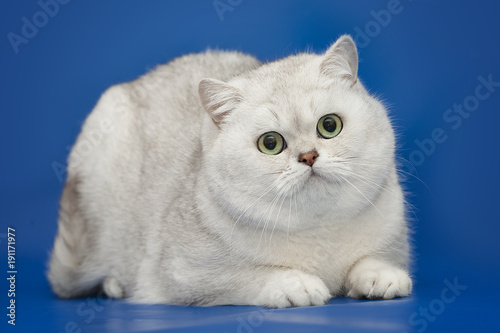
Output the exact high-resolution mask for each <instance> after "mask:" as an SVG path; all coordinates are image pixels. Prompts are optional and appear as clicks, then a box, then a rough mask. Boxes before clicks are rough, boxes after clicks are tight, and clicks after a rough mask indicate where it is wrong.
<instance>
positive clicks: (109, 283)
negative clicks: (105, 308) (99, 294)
mask: <svg viewBox="0 0 500 333" xmlns="http://www.w3.org/2000/svg"><path fill="white" fill-rule="evenodd" d="M102 289H103V291H104V293H105V294H106V296H108V297H110V298H123V297H125V290H124V288H123V286H122V285H121V283H120V282H119V281H118V279H116V278H114V277H108V278H106V279H104V281H103V283H102Z"/></svg>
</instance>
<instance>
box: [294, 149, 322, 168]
mask: <svg viewBox="0 0 500 333" xmlns="http://www.w3.org/2000/svg"><path fill="white" fill-rule="evenodd" d="M317 157H318V153H317V152H315V151H311V152H309V153H305V154H302V155H300V156H299V162H302V163H305V164H307V165H309V166H312V165H313V164H314V162H315V161H316V158H317Z"/></svg>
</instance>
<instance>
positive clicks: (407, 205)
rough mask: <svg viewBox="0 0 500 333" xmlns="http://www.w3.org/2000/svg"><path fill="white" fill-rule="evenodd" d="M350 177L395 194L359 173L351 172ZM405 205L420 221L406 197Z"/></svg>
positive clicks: (385, 186)
mask: <svg viewBox="0 0 500 333" xmlns="http://www.w3.org/2000/svg"><path fill="white" fill-rule="evenodd" d="M343 171H346V170H343ZM349 175H350V176H352V177H354V178H356V179H357V180H359V181H362V182H363V183H365V184H366V185H368V186H371V187H372V188H373V189H381V190H383V191H386V192H387V193H391V194H393V193H395V192H394V191H390V190H389V189H388V187H387V185H383V186H379V185H378V184H377V183H375V182H374V181H373V180H372V179H370V178H368V177H363V176H361V175H360V174H357V173H354V172H350V174H349ZM370 183H371V184H370ZM403 203H404V204H405V206H406V207H407V208H408V210H409V211H410V212H411V214H412V215H413V217H414V218H415V219H416V220H418V217H417V215H416V213H415V210H414V206H413V205H412V204H411V203H410V202H409V201H407V200H406V199H404V197H403Z"/></svg>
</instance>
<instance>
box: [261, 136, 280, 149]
mask: <svg viewBox="0 0 500 333" xmlns="http://www.w3.org/2000/svg"><path fill="white" fill-rule="evenodd" d="M263 143H264V147H266V148H267V149H269V150H273V149H274V148H276V144H277V141H276V138H275V137H274V136H273V135H266V137H265V138H264V140H263Z"/></svg>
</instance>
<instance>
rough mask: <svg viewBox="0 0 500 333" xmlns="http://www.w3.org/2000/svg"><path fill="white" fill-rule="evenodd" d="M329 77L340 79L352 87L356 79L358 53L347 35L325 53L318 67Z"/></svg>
mask: <svg viewBox="0 0 500 333" xmlns="http://www.w3.org/2000/svg"><path fill="white" fill-rule="evenodd" d="M320 70H321V73H322V74H324V75H327V76H329V77H335V78H342V79H345V80H348V81H350V82H351V84H352V85H354V84H355V83H356V81H357V79H358V51H357V49H356V44H355V43H354V41H353V40H352V37H351V36H349V35H343V36H341V37H340V38H339V39H337V41H336V42H335V43H334V44H333V45H332V46H330V48H329V49H328V50H327V51H326V53H325V56H324V59H323V62H322V63H321V67H320Z"/></svg>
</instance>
